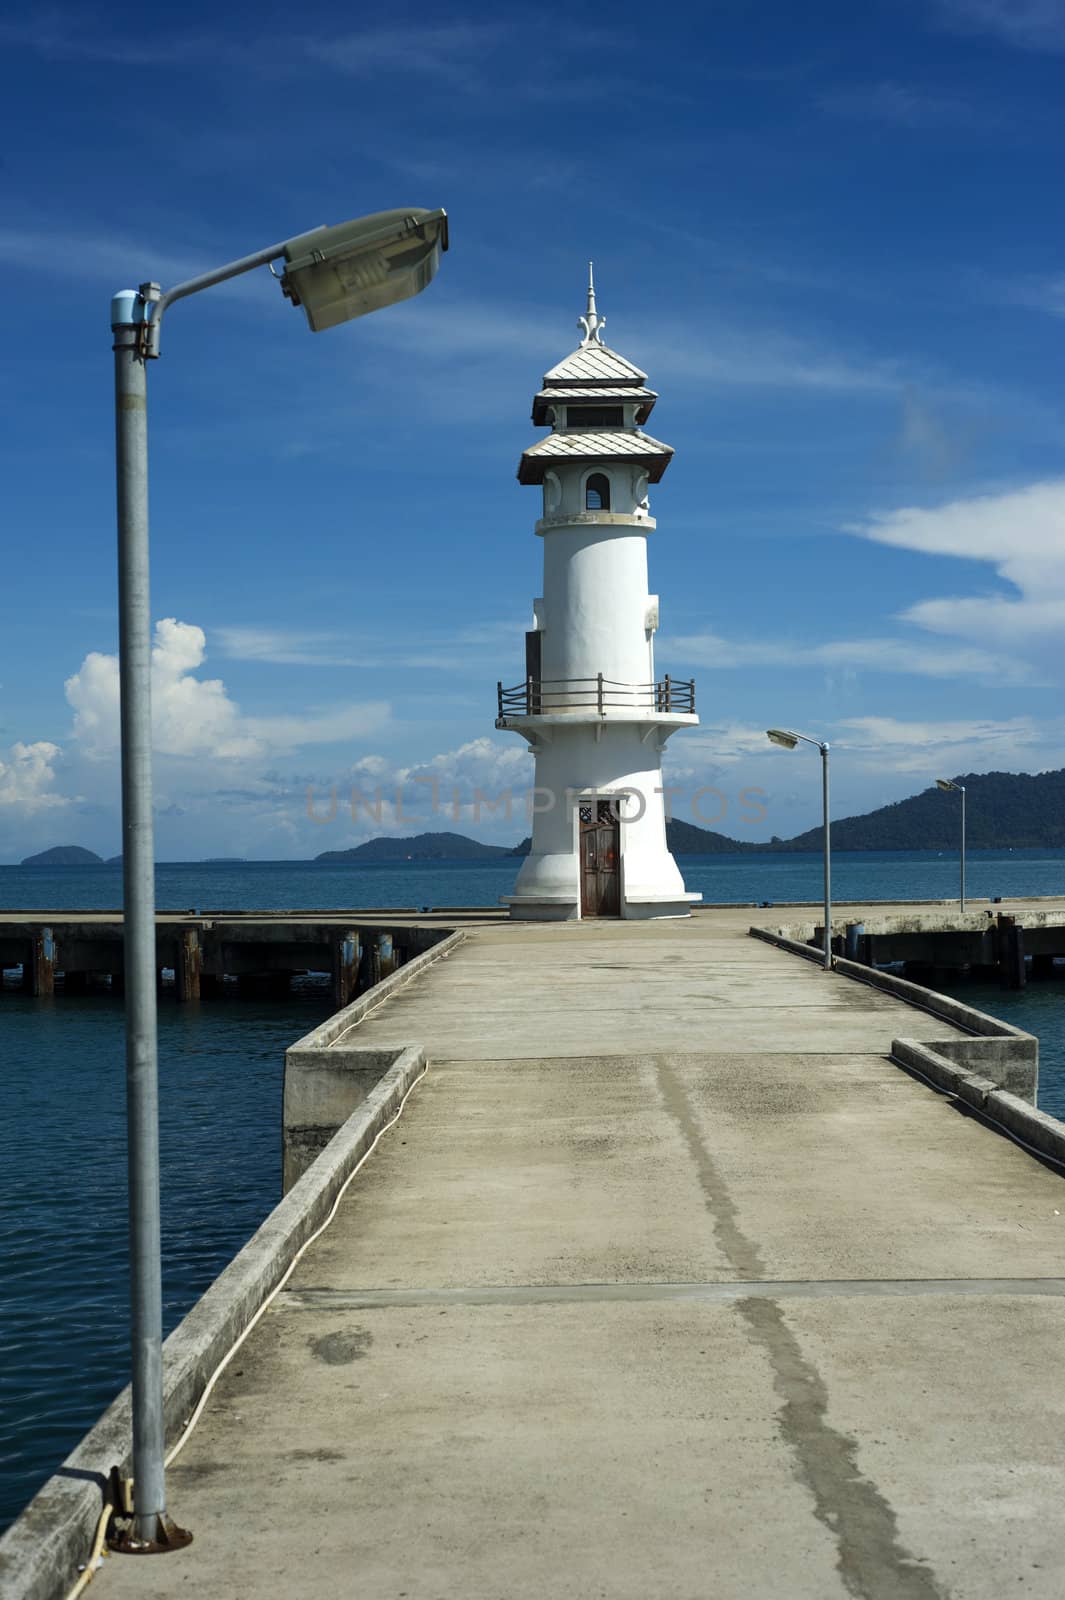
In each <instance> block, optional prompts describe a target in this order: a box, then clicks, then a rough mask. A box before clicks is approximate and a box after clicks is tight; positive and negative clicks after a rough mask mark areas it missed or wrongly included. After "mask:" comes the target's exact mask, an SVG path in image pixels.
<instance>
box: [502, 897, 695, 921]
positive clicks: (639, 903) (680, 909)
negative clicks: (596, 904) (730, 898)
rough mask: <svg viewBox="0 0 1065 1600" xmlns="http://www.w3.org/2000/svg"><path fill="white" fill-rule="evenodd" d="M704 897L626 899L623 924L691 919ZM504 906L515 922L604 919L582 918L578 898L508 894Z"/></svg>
mask: <svg viewBox="0 0 1065 1600" xmlns="http://www.w3.org/2000/svg"><path fill="white" fill-rule="evenodd" d="M702 898H703V897H702V895H701V894H681V895H672V896H669V897H665V896H663V897H662V898H661V899H658V898H654V899H652V898H650V897H648V898H647V899H644V900H626V901H625V902H624V904H623V905H622V907H621V911H620V913H619V918H620V920H621V921H623V922H637V921H647V920H649V919H650V918H656V919H657V918H662V917H690V916H691V908H692V906H693V905H696V904H697V903H698V902H699V901H700V900H701V899H702ZM500 904H501V905H504V906H507V907H509V909H510V915H511V917H512V919H513V920H514V921H515V922H579V921H581V920H584V921H589V920H595V921H600V920H602V919H601V917H599V916H597V915H595V914H593V916H592V917H591V918H589V916H588V915H587V914H586V913H585V914H583V915H582V912H581V907H580V902H579V900H578V899H577V898H576V896H574V897H573V898H572V899H569V898H567V899H565V900H556V899H540V898H539V897H538V896H536V895H534V894H528V895H524V894H504V895H501V896H500Z"/></svg>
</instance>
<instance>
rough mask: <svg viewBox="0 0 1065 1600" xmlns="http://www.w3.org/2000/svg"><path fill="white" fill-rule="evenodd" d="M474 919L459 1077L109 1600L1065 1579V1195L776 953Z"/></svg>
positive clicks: (955, 1587) (848, 1004)
mask: <svg viewBox="0 0 1065 1600" xmlns="http://www.w3.org/2000/svg"><path fill="white" fill-rule="evenodd" d="M750 921H751V913H750V911H749V910H745V911H742V912H735V913H730V912H721V913H716V912H715V913H706V914H703V915H700V916H698V917H696V918H693V919H692V920H691V921H685V922H676V923H672V924H665V925H651V924H646V923H642V924H641V923H614V924H608V923H594V924H593V923H586V924H573V925H549V926H534V925H525V926H522V925H507V924H500V925H493V924H492V923H491V922H489V921H487V920H485V921H483V922H482V923H481V924H480V925H473V926H471V927H470V928H469V931H468V936H467V938H466V940H465V942H464V943H463V944H462V945H461V946H460V947H458V948H457V949H456V950H454V951H453V952H452V953H451V954H450V955H448V956H447V957H446V958H443V959H441V960H440V961H438V962H437V963H436V964H435V965H433V966H431V967H429V968H428V969H427V970H426V971H424V972H423V973H420V974H419V975H418V976H417V977H415V978H412V979H411V981H410V982H409V983H408V984H407V985H406V986H405V987H403V988H401V989H400V990H399V992H398V993H397V994H396V995H395V996H394V997H393V998H391V999H390V1000H388V1001H387V1003H385V1004H383V1005H382V1006H380V1007H379V1008H378V1009H376V1010H374V1011H372V1012H370V1014H369V1015H368V1016H367V1017H366V1018H365V1020H364V1021H362V1022H361V1023H360V1024H359V1026H358V1032H359V1034H360V1035H361V1036H362V1037H363V1038H364V1040H365V1042H366V1043H367V1044H368V1045H374V1046H377V1045H380V1046H386V1045H387V1046H393V1045H396V1044H400V1043H402V1044H408V1043H411V1042H418V1043H421V1044H423V1045H424V1046H425V1047H426V1048H427V1050H428V1052H429V1056H430V1067H429V1070H428V1071H427V1073H426V1074H425V1076H424V1078H423V1079H422V1080H421V1081H420V1083H419V1085H418V1086H417V1087H416V1088H415V1090H414V1092H413V1094H412V1095H411V1097H410V1099H409V1101H408V1104H407V1106H406V1109H405V1111H404V1113H403V1116H402V1118H401V1119H400V1121H399V1122H398V1123H397V1124H396V1126H395V1127H394V1128H392V1129H391V1130H390V1131H389V1132H388V1133H387V1134H385V1136H384V1138H383V1140H382V1142H381V1144H380V1145H379V1146H378V1148H377V1150H376V1151H375V1152H374V1154H373V1155H372V1156H371V1158H370V1159H369V1161H368V1162H367V1164H366V1165H365V1166H364V1167H363V1168H362V1170H361V1171H360V1172H359V1174H358V1176H357V1177H356V1178H355V1180H354V1182H353V1183H352V1185H351V1187H350V1188H349V1189H348V1191H347V1194H346V1196H345V1198H344V1200H343V1202H342V1204H341V1208H340V1211H339V1214H338V1216H337V1218H336V1220H335V1221H334V1222H333V1224H332V1226H331V1227H330V1228H329V1229H328V1231H327V1232H326V1233H325V1234H324V1235H323V1236H322V1238H321V1239H319V1240H318V1241H317V1243H316V1244H314V1245H313V1246H312V1247H311V1248H310V1250H309V1251H308V1253H307V1254H306V1255H305V1256H304V1258H303V1260H302V1262H301V1263H300V1265H299V1267H298V1269H297V1271H296V1273H295V1275H294V1276H293V1278H292V1279H291V1280H290V1282H289V1284H288V1286H287V1288H286V1290H285V1291H284V1292H283V1293H282V1294H281V1296H280V1297H279V1298H278V1299H277V1300H276V1301H275V1302H274V1303H273V1305H272V1306H271V1307H270V1309H269V1310H268V1312H267V1313H266V1315H265V1316H264V1318H263V1320H262V1321H261V1322H260V1323H259V1325H258V1327H257V1328H256V1329H255V1330H254V1332H253V1333H252V1335H251V1336H250V1338H249V1339H248V1341H247V1343H246V1344H245V1345H244V1347H243V1349H242V1350H241V1351H240V1353H239V1356H238V1358H237V1359H236V1360H235V1361H234V1363H233V1364H232V1366H231V1367H230V1368H229V1369H227V1371H226V1373H225V1374H224V1375H223V1377H222V1379H221V1381H220V1383H219V1386H218V1388H217V1390H216V1391H215V1393H214V1395H213V1397H212V1399H211V1401H210V1402H209V1404H208V1406H207V1409H206V1410H205V1412H204V1415H203V1418H202V1419H201V1421H200V1423H199V1425H198V1427H197V1428H196V1430H195V1431H194V1433H193V1434H192V1436H191V1438H190V1440H189V1442H188V1444H187V1446H186V1447H185V1449H184V1451H183V1453H182V1454H181V1456H180V1457H179V1459H178V1461H177V1463H176V1464H175V1465H174V1467H173V1468H172V1469H171V1471H170V1474H169V1484H170V1502H171V1511H172V1513H173V1515H174V1516H175V1517H176V1518H177V1520H178V1521H179V1522H181V1523H183V1524H185V1525H186V1526H188V1527H189V1528H191V1529H192V1530H193V1532H194V1534H195V1543H194V1544H193V1545H192V1546H191V1547H190V1548H189V1549H188V1550H186V1551H184V1552H182V1553H180V1554H176V1555H173V1556H169V1557H166V1558H157V1559H149V1560H123V1559H122V1558H119V1557H113V1558H111V1559H110V1560H108V1561H107V1563H106V1567H105V1570H104V1571H103V1572H101V1573H100V1574H99V1576H98V1578H97V1580H96V1583H95V1584H94V1585H93V1593H94V1594H95V1595H97V1596H99V1597H101V1600H106V1596H108V1595H111V1596H133V1595H136V1596H157V1595H158V1596H178V1595H182V1596H188V1595H191V1594H211V1595H218V1596H225V1597H233V1600H243V1597H251V1596H260V1595H262V1594H264V1593H267V1592H269V1593H274V1594H278V1595H282V1596H290V1597H308V1600H309V1597H311V1596H314V1597H316V1600H317V1597H322V1596H334V1595H338V1596H347V1595H352V1596H354V1595H356V1594H357V1595H359V1596H373V1597H374V1600H386V1597H387V1600H430V1597H432V1600H450V1597H452V1596H459V1595H461V1596H463V1597H464V1600H489V1597H492V1600H509V1597H516V1600H518V1597H520V1600H526V1597H528V1600H532V1597H533V1596H535V1597H536V1600H542V1597H543V1596H551V1597H553V1600H555V1597H580V1600H586V1597H589V1600H590V1597H592V1596H597V1597H598V1596H609V1597H624V1600H628V1597H632V1600H637V1597H640V1600H646V1597H648V1596H655V1597H659V1596H660V1597H663V1600H665V1597H669V1600H681V1597H683V1600H688V1597H691V1600H696V1597H698V1600H707V1597H711V1596H712V1597H714V1600H741V1597H742V1600H751V1597H754V1600H759V1597H778V1596H779V1597H785V1600H836V1597H839V1600H845V1597H854V1596H858V1597H869V1600H889V1597H890V1600H933V1597H947V1596H950V1597H954V1600H977V1597H980V1600H983V1597H986V1600H1000V1597H1001V1596H1002V1595H1004V1594H1023V1595H1027V1596H1039V1597H1045V1600H1051V1597H1053V1600H1058V1597H1059V1596H1060V1594H1061V1592H1062V1587H1063V1573H1065V1521H1063V1519H1062V1517H1061V1513H1060V1507H1061V1498H1062V1490H1063V1488H1065V1475H1063V1471H1062V1436H1063V1425H1065V1374H1063V1371H1062V1363H1061V1355H1060V1353H1061V1349H1062V1348H1063V1340H1065V1267H1063V1259H1065V1258H1063V1250H1062V1245H1063V1239H1065V1183H1063V1182H1062V1179H1061V1177H1060V1176H1058V1175H1057V1174H1056V1173H1055V1172H1054V1171H1052V1170H1050V1169H1049V1168H1048V1167H1046V1166H1044V1165H1042V1164H1040V1163H1039V1162H1037V1161H1036V1160H1034V1159H1032V1158H1031V1157H1030V1156H1028V1155H1026V1154H1025V1153H1024V1152H1023V1151H1022V1150H1021V1149H1019V1148H1018V1147H1017V1146H1015V1145H1013V1144H1011V1143H1010V1142H1009V1141H1008V1140H1006V1139H1005V1138H1003V1137H1001V1136H1000V1135H998V1134H996V1133H995V1132H993V1131H991V1130H990V1129H989V1128H987V1127H986V1126H984V1125H983V1124H982V1123H981V1122H980V1121H979V1120H977V1119H976V1118H974V1117H972V1116H969V1115H967V1114H965V1113H964V1110H963V1109H960V1108H959V1106H958V1104H957V1103H956V1102H954V1101H951V1100H948V1099H946V1098H943V1097H941V1096H938V1095H936V1094H935V1093H933V1092H932V1090H931V1089H929V1088H928V1087H927V1086H926V1085H924V1084H922V1083H920V1082H918V1081H916V1080H915V1079H914V1078H912V1077H910V1076H908V1075H907V1074H906V1073H905V1072H903V1071H902V1070H900V1069H899V1068H898V1067H896V1066H894V1065H892V1064H891V1062H890V1061H889V1060H888V1059H887V1052H888V1050H889V1048H890V1044H891V1041H892V1039H893V1038H894V1037H895V1036H896V1035H899V1034H905V1035H907V1036H909V1037H911V1038H918V1039H921V1038H936V1039H943V1038H945V1037H947V1036H948V1035H950V1034H951V1032H952V1031H953V1030H952V1029H951V1027H950V1025H949V1024H947V1023H945V1022H944V1021H942V1020H941V1019H938V1018H935V1017H931V1016H927V1015H925V1014H924V1013H922V1012H920V1011H915V1010H913V1009H911V1008H909V1007H907V1006H905V1005H903V1004H902V1003H901V1002H900V1001H898V1000H896V999H895V998H893V997H892V996H890V995H888V994H885V993H883V992H880V991H878V990H877V989H875V988H872V987H868V986H866V985H864V984H860V983H856V982H854V981H851V980H848V979H847V978H844V977H841V976H839V975H836V974H825V973H823V972H822V971H821V970H820V969H819V968H817V967H816V966H814V965H811V964H809V963H807V962H804V961H802V960H801V959H799V958H797V957H795V956H794V955H791V954H788V953H786V952H785V951H782V950H778V949H775V948H772V947H771V946H769V945H767V944H764V943H760V942H757V941H755V940H752V939H750V938H748V937H746V928H747V926H748V924H749V922H750Z"/></svg>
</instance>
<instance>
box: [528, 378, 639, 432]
mask: <svg viewBox="0 0 1065 1600" xmlns="http://www.w3.org/2000/svg"><path fill="white" fill-rule="evenodd" d="M657 399H658V395H657V394H656V393H655V391H654V389H644V388H643V387H641V386H640V385H633V387H632V388H631V389H622V388H617V387H615V386H614V385H613V384H598V383H589V384H584V385H582V386H581V387H580V388H568V389H567V388H558V389H555V388H551V389H541V390H540V393H539V394H538V395H536V396H535V397H534V399H533V409H532V419H533V421H534V422H535V423H538V424H542V423H545V422H546V421H547V408H548V407H549V406H553V405H557V404H558V403H559V402H560V401H561V402H562V403H565V402H567V401H569V402H570V403H576V402H580V401H595V402H596V403H597V404H599V405H602V404H603V403H604V402H606V401H610V400H612V401H613V402H614V404H615V405H623V404H626V403H628V404H630V405H631V404H632V402H633V401H637V402H638V403H639V410H638V411H637V413H636V421H637V422H638V423H643V422H646V421H647V418H648V417H649V416H650V415H651V408H652V407H653V405H654V403H655V401H656V400H657Z"/></svg>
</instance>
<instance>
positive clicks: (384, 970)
mask: <svg viewBox="0 0 1065 1600" xmlns="http://www.w3.org/2000/svg"><path fill="white" fill-rule="evenodd" d="M444 932H446V924H445V927H444ZM443 936H444V933H442V932H441V924H440V920H439V919H435V920H434V918H433V917H431V916H430V917H426V916H422V915H420V914H419V913H418V912H417V911H415V910H413V909H411V908H407V909H406V910H398V911H389V910H381V911H362V912H360V911H279V912H268V911H266V912H230V911H221V912H212V913H210V914H208V915H199V914H198V913H197V912H192V911H189V912H181V911H170V912H167V911H162V912H160V913H159V915H158V916H157V917H156V957H155V962H156V970H157V972H158V973H159V974H160V984H161V983H162V978H161V974H162V973H163V971H164V970H168V971H172V972H173V975H174V978H173V982H174V993H175V996H176V998H177V999H178V1000H179V1001H181V1002H191V1001H196V1000H199V999H201V998H202V999H208V998H214V997H216V996H217V995H218V994H219V992H220V986H221V985H222V983H223V982H224V981H225V979H226V978H236V979H239V980H241V981H242V982H243V984H244V992H246V993H248V994H253V995H256V996H260V995H262V994H263V993H269V994H271V995H274V996H276V995H278V994H282V993H284V991H285V989H286V988H287V987H288V984H289V982H290V981H291V979H292V978H294V977H300V976H303V975H305V974H307V973H327V974H329V975H330V976H331V978H332V986H333V998H334V1000H335V1002H336V1004H337V1005H338V1006H345V1005H347V1004H348V1002H349V1001H350V1000H352V999H354V997H355V996H356V995H357V994H359V993H361V992H362V991H363V990H364V989H366V988H368V987H369V986H370V985H371V984H373V983H376V982H377V981H378V980H379V979H380V978H381V977H383V976H387V975H388V974H389V973H390V972H392V971H394V970H395V968H396V967H397V966H401V965H402V964H403V962H404V961H406V960H408V959H410V958H411V957H412V956H415V955H417V954H419V953H420V952H421V951H423V950H427V949H429V948H430V947H431V946H432V944H433V943H434V942H436V941H437V940H438V939H440V938H442V937H443ZM123 959H124V955H123V943H122V913H121V912H119V911H115V912H107V911H56V912H47V913H45V914H43V915H42V913H40V912H29V911H23V912H19V911H6V912H0V970H4V969H8V970H10V969H13V968H16V967H21V969H22V985H21V986H22V989H23V991H24V992H26V993H29V994H34V995H46V994H52V993H54V992H56V988H57V985H56V979H57V977H58V978H59V980H60V983H59V991H60V992H61V993H65V994H85V993H86V992H87V991H88V990H89V988H90V986H91V985H92V984H94V983H100V982H109V987H110V988H111V990H112V991H114V992H119V991H120V990H121V987H122V967H123Z"/></svg>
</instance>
